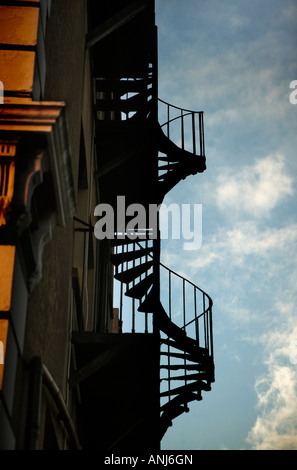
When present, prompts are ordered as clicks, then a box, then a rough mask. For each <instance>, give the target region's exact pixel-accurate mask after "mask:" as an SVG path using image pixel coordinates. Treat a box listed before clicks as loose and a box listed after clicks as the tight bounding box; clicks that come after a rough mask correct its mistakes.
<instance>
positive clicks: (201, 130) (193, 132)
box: [158, 98, 205, 157]
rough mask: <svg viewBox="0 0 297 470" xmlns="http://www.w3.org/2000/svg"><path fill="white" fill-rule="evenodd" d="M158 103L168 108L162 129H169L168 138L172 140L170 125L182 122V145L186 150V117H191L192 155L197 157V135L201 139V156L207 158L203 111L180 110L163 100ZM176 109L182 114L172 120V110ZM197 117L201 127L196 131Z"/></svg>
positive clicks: (159, 99)
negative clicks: (178, 121)
mask: <svg viewBox="0 0 297 470" xmlns="http://www.w3.org/2000/svg"><path fill="white" fill-rule="evenodd" d="M158 101H159V102H160V103H163V104H164V105H165V106H166V107H167V120H166V121H165V122H163V123H162V124H161V127H165V126H166V129H167V137H168V138H170V124H172V123H173V122H174V121H176V120H179V119H180V120H181V129H180V137H181V144H182V149H185V119H184V118H185V117H187V116H191V117H192V119H191V126H190V132H191V140H192V153H193V154H194V155H197V148H196V142H197V138H196V137H197V135H198V138H199V144H200V145H199V147H200V149H199V150H200V156H201V157H205V142H204V119H203V114H204V113H203V111H193V110H190V109H185V108H180V107H179V106H175V105H173V104H171V103H167V102H166V101H164V100H162V99H161V98H158ZM171 109H174V110H177V111H179V112H180V115H178V116H175V117H173V118H170V110H171ZM195 116H198V119H199V126H198V130H196V125H195Z"/></svg>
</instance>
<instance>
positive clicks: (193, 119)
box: [192, 113, 196, 155]
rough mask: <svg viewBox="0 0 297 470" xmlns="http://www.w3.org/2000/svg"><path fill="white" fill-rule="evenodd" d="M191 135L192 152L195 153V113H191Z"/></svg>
mask: <svg viewBox="0 0 297 470" xmlns="http://www.w3.org/2000/svg"><path fill="white" fill-rule="evenodd" d="M192 136H193V154H194V155H196V129H195V113H192Z"/></svg>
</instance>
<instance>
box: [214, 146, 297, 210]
mask: <svg viewBox="0 0 297 470" xmlns="http://www.w3.org/2000/svg"><path fill="white" fill-rule="evenodd" d="M292 195H293V179H292V177H291V176H289V175H288V174H287V172H286V168H285V161H284V157H283V156H282V155H275V156H274V155H269V156H267V157H265V158H262V159H258V160H257V161H256V162H255V163H254V164H253V165H246V166H244V167H241V168H239V169H236V170H232V169H228V170H225V172H224V173H222V174H220V175H219V176H218V178H217V185H216V203H217V205H218V207H219V208H220V209H221V210H224V211H228V212H229V213H230V211H236V215H238V214H239V213H240V212H242V213H244V214H246V213H248V214H250V215H253V216H256V217H262V216H263V215H269V214H270V212H271V210H272V209H274V208H275V207H276V206H277V205H278V204H279V203H280V202H282V201H283V200H284V199H285V198H286V197H287V196H292Z"/></svg>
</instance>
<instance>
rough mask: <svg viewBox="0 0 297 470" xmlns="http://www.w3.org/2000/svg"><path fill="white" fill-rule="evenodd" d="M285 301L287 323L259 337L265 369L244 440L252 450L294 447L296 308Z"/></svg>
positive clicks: (296, 444) (296, 438)
mask: <svg viewBox="0 0 297 470" xmlns="http://www.w3.org/2000/svg"><path fill="white" fill-rule="evenodd" d="M292 307H293V306H292V305H289V304H286V305H285V306H284V309H283V313H284V312H286V317H285V318H286V323H282V327H280V328H278V330H271V331H268V332H267V333H266V334H265V335H263V336H262V338H261V342H262V343H263V345H264V347H265V352H266V360H265V363H266V365H267V371H266V373H265V374H264V375H262V376H260V377H258V378H257V380H256V383H255V392H256V396H257V410H258V416H257V419H256V421H255V424H254V425H253V427H252V429H251V430H250V432H249V433H248V436H247V442H248V443H249V444H250V445H251V447H252V449H255V450H297V419H296V416H297V365H296V364H293V363H292V361H291V355H292V345H294V344H295V345H296V343H295V341H296V339H297V327H296V326H295V324H296V321H295V317H296V315H295V308H292Z"/></svg>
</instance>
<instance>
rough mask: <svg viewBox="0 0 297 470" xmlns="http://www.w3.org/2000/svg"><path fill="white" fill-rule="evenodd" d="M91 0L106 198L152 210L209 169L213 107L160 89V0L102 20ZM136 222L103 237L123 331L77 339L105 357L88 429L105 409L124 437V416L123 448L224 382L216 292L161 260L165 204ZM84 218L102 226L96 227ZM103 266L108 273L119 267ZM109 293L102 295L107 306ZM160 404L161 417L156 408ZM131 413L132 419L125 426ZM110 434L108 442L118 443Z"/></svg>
mask: <svg viewBox="0 0 297 470" xmlns="http://www.w3.org/2000/svg"><path fill="white" fill-rule="evenodd" d="M91 3H93V8H94V11H93V14H92V15H91V20H93V21H94V24H93V29H94V33H92V34H91V35H90V38H89V44H91V53H92V61H93V70H92V74H93V78H94V89H95V91H96V100H95V135H96V158H97V160H96V162H97V167H96V170H95V172H94V177H95V178H96V179H97V181H98V192H99V193H100V203H103V204H107V205H109V206H111V207H112V208H113V209H114V216H115V219H116V220H117V221H118V216H119V215H120V214H119V212H121V211H120V210H119V208H118V206H117V199H118V196H121V197H124V198H125V201H126V205H127V206H128V205H130V204H138V205H141V206H142V207H143V208H144V209H145V211H146V215H147V214H149V211H150V207H151V206H152V205H154V207H156V206H157V207H158V208H160V207H161V205H162V202H163V200H164V198H165V196H166V194H168V192H170V190H171V189H172V188H173V187H174V186H176V185H177V184H178V183H179V182H181V181H182V180H184V179H185V178H187V176H189V175H195V174H198V173H202V172H203V171H205V169H206V164H205V146H204V122H203V112H196V111H192V110H187V109H182V108H179V107H177V106H173V105H171V104H169V103H166V102H164V101H162V100H160V99H159V98H158V84H157V80H158V70H157V69H158V67H157V29H156V26H155V14H154V1H153V0H138V1H137V2H132V1H131V0H125V1H124V2H121V8H122V9H120V8H113V4H118V3H119V2H104V10H103V11H102V10H100V14H101V18H103V20H104V18H106V21H103V20H102V23H101V24H99V25H96V11H97V10H96V8H98V6H97V3H96V2H95V1H94V2H91ZM115 11H116V14H115ZM98 17H99V12H98ZM91 23H92V21H91ZM130 220H131V216H130ZM127 227H128V225H126V227H125V229H124V230H122V229H120V230H119V227H118V226H117V227H115V230H114V232H113V234H112V236H111V237H108V240H102V246H104V250H103V251H104V257H105V253H108V256H109V259H108V261H106V259H105V258H104V263H105V265H107V264H108V263H110V265H111V267H112V270H113V282H114V288H113V298H112V302H111V301H110V300H109V301H108V303H109V304H110V303H112V309H113V310H117V311H118V316H119V317H118V320H119V322H118V323H119V328H118V331H117V333H118V334H116V335H115V334H110V333H112V332H111V331H110V329H109V328H110V323H109V322H108V321H107V320H106V321H105V320H104V321H103V322H102V321H101V323H100V325H99V323H98V324H97V326H96V328H97V333H99V337H98V335H97V336H96V335H95V336H94V335H93V336H92V334H90V335H89V338H91V339H88V340H86V341H85V340H84V339H79V337H78V339H77V343H76V348H77V351H78V356H79V354H80V352H79V351H80V347H81V349H82V350H83V345H82V343H84V342H85V344H84V347H85V348H86V349H88V350H87V352H86V354H89V350H91V349H92V347H93V344H91V342H92V341H93V340H94V344H95V342H96V348H97V349H96V351H95V352H94V354H93V353H92V354H93V355H91V353H90V355H88V357H86V358H83V360H82V361H81V367H82V369H84V368H85V364H86V363H87V360H88V361H90V369H89V371H90V370H91V371H92V370H93V366H95V365H96V367H97V369H98V367H99V366H100V371H101V372H102V375H99V373H98V375H97V376H95V374H93V375H94V377H93V376H92V375H91V373H89V375H88V377H89V378H88V383H86V384H85V392H83V387H82V388H81V391H82V393H84V404H85V415H87V416H90V418H89V419H86V424H85V428H86V429H87V431H86V435H87V441H88V440H89V437H90V436H91V435H92V434H93V433H97V422H98V421H99V420H100V421H103V419H102V414H104V413H105V415H104V423H105V428H104V430H102V433H101V434H100V439H101V440H104V438H105V435H106V428H107V427H108V429H109V427H110V428H112V429H111V430H110V435H111V436H113V437H114V434H115V432H114V431H115V430H114V429H113V426H112V425H111V424H110V421H111V419H114V418H115V417H117V425H116V427H117V429H118V433H119V434H118V437H117V438H116V439H115V441H116V442H121V445H122V447H121V448H123V449H124V448H128V447H129V445H131V443H133V445H134V446H136V445H138V444H136V443H135V440H137V439H139V440H140V442H139V446H140V447H138V448H141V446H142V445H143V446H148V445H149V443H148V441H149V440H150V439H151V438H153V439H154V438H155V436H154V435H156V436H157V437H156V439H157V441H158V445H159V444H160V440H161V439H162V438H163V436H164V434H165V433H166V431H167V429H168V427H169V426H171V424H172V422H173V420H174V419H175V418H176V417H177V416H179V415H181V414H182V413H184V412H187V411H188V410H189V404H190V403H191V402H192V401H194V400H198V401H199V400H201V399H202V393H203V392H207V391H209V390H210V389H211V384H212V383H213V382H214V352H213V332H212V300H211V298H210V297H209V296H208V295H207V294H206V293H205V292H204V291H203V290H201V289H200V288H199V287H198V286H196V285H194V284H193V283H191V282H190V281H188V280H187V279H185V278H184V277H182V276H180V275H179V274H177V273H175V272H173V271H172V270H171V269H169V268H168V267H166V266H165V265H164V264H163V263H162V262H161V256H160V251H161V233H160V228H159V216H157V222H156V224H153V226H152V224H151V220H150V217H146V219H145V223H144V224H143V225H142V226H139V225H136V226H135V227H134V228H133V229H131V230H128V228H127ZM78 230H79V229H78ZM81 230H86V231H94V227H88V228H85V229H81ZM95 235H96V226H95ZM99 252H100V249H99ZM102 272H103V275H102V278H101V279H104V276H105V274H104V273H107V272H108V273H109V269H108V270H107V269H106V270H105V271H104V270H103V271H102ZM108 275H109V274H108ZM106 277H107V275H106ZM103 284H104V281H103ZM104 298H105V297H104ZM103 304H104V305H107V302H103ZM104 305H103V306H102V307H101V306H100V308H102V310H104ZM112 309H111V310H110V309H109V310H108V314H106V313H104V312H103V311H102V312H99V313H100V315H101V317H102V318H103V317H104V318H107V317H108V318H109V320H110V312H111V311H112ZM111 315H112V313H111ZM92 338H93V339H92ZM98 338H99V339H98ZM121 341H123V342H124V341H126V343H127V344H128V343H129V344H130V346H131V347H130V346H129V347H130V349H129V355H127V356H125V357H124V355H123V354H122V353H120V354H119V355H118V357H117V360H116V361H115V362H114V369H112V367H111V365H110V363H109V364H108V366H106V367H105V368H104V367H102V361H101V359H100V357H99V356H100V354H102V357H103V356H104V355H105V354H106V353H107V355H108V354H109V351H105V350H103V353H102V345H103V344H106V343H107V342H109V343H110V344H114V343H115V342H118V344H119V345H121V344H122V343H121ZM147 341H148V343H147ZM150 341H151V342H150ZM79 342H81V344H80V343H79ZM87 343H88V344H87ZM123 351H124V353H125V351H126V350H125V349H123ZM156 356H157V357H156ZM82 357H83V355H82ZM104 357H105V356H104ZM108 359H109V357H108ZM94 361H95V362H94ZM95 363H96V364H95ZM149 368H150V371H149V370H148V369H149ZM149 374H151V375H149ZM114 377H116V379H115V383H116V384H119V380H120V379H119V377H121V380H122V382H121V383H122V384H124V385H123V386H119V387H120V390H119V392H118V393H117V392H115V391H114V386H113V381H114ZM141 381H142V382H141ZM140 382H141V383H142V385H141V386H140V388H139V389H138V387H139V383H140ZM153 382H154V383H153ZM104 387H105V388H106V390H105V388H104ZM125 393H126V394H125ZM123 394H125V396H124V398H122V397H121V395H123ZM111 395H112V396H113V397H115V398H110V396H111ZM131 395H133V396H131ZM100 397H101V398H100ZM121 398H122V401H121V404H119V405H118V407H117V412H112V414H110V413H111V412H110V411H109V409H112V408H113V407H114V406H115V401H119V400H120V399H121ZM100 399H102V403H100ZM155 399H156V401H155ZM107 401H108V405H107V404H106V403H107ZM136 402H137V404H136ZM104 403H105V405H104ZM108 407H109V409H108ZM131 413H132V414H133V420H131V419H130V416H131ZM91 415H93V416H94V418H93V421H92V422H93V424H92V426H93V427H92V431H90V426H91V424H90V423H91ZM150 415H154V417H152V419H150V418H151V416H150ZM138 418H139V421H141V422H142V424H141V425H140V427H137V426H138V424H137V422H138ZM124 421H125V422H126V423H127V424H126V425H125V428H124V429H123V431H122V433H121V432H120V430H119V428H121V425H122V423H123V422H124ZM157 429H158V431H157ZM133 430H134V431H133ZM157 434H158V435H157ZM127 435H129V436H130V437H129V440H128V441H126V440H125V439H126V438H125V436H127ZM113 437H112V438H111V439H113ZM96 439H97V438H96ZM111 439H110V440H111ZM110 440H109V441H108V443H107V446H109V447H108V448H112V449H117V447H116V444H110ZM151 444H152V445H155V441H154V443H151ZM125 445H126V446H127V447H125ZM145 448H147V447H145Z"/></svg>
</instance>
